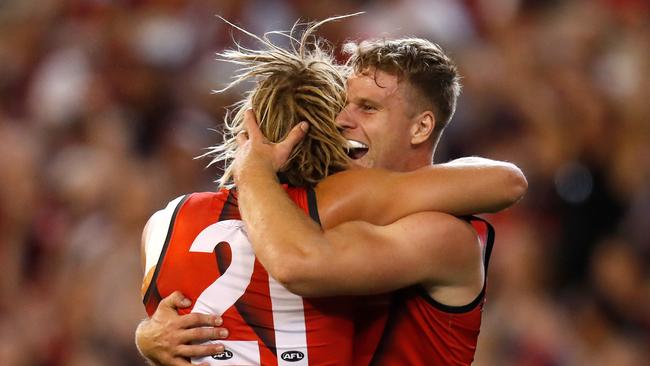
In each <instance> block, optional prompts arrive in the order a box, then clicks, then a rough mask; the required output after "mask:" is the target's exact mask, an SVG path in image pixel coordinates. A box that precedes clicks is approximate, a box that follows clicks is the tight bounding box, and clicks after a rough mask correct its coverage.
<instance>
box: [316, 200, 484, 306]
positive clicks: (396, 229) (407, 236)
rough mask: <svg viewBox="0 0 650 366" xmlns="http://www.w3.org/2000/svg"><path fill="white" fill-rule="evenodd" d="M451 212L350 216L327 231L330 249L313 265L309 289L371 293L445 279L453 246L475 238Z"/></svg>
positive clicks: (450, 262)
mask: <svg viewBox="0 0 650 366" xmlns="http://www.w3.org/2000/svg"><path fill="white" fill-rule="evenodd" d="M467 230H471V228H470V229H468V228H467V227H466V226H465V225H464V224H463V223H462V222H461V221H460V220H458V219H457V218H454V217H452V216H449V215H446V214H441V213H434V212H425V213H418V214H413V215H409V216H407V217H405V218H402V219H400V220H398V221H396V222H394V223H392V224H389V225H385V226H378V225H372V224H368V223H365V222H349V223H344V224H341V225H339V226H337V227H335V228H332V229H330V230H326V231H325V237H326V239H327V240H326V243H327V250H326V251H325V252H324V253H321V254H323V255H321V256H320V257H319V258H320V261H319V263H318V265H317V266H315V267H314V272H313V278H312V282H311V283H309V281H307V282H306V283H305V286H306V288H305V289H306V290H308V291H311V293H309V294H308V295H311V296H323V295H343V294H354V295H361V294H372V293H381V292H387V291H392V290H395V289H398V288H402V287H405V286H409V285H412V284H416V283H420V282H425V281H426V282H431V281H441V282H443V281H444V280H445V276H446V275H447V273H446V272H445V269H446V268H448V267H449V265H453V264H454V261H453V258H449V257H450V254H453V253H452V252H450V251H449V248H453V247H454V246H456V245H457V244H458V243H459V242H460V241H463V240H468V239H469V240H472V232H471V231H469V232H468V231H467Z"/></svg>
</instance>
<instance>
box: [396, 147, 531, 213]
mask: <svg viewBox="0 0 650 366" xmlns="http://www.w3.org/2000/svg"><path fill="white" fill-rule="evenodd" d="M404 180H405V182H401V183H400V184H402V185H403V186H404V187H417V188H418V189H415V190H414V189H412V188H411V189H408V188H405V189H404V191H405V194H406V195H407V198H409V200H411V202H416V203H417V202H421V203H420V204H419V210H418V211H438V212H445V213H449V214H452V215H456V216H462V215H470V214H478V213H486V212H497V211H500V210H503V209H505V208H507V207H510V206H511V205H513V204H515V203H516V202H517V201H518V200H519V199H521V197H522V196H523V195H524V193H525V192H526V189H527V182H526V179H525V177H524V175H523V174H522V172H521V170H519V168H517V167H516V166H515V165H513V164H510V163H506V162H500V161H494V160H489V159H484V158H475V157H472V158H463V159H458V160H454V161H451V162H449V163H446V164H440V165H433V166H431V167H426V168H423V169H421V170H418V171H416V172H413V173H412V174H411V175H407V176H406V177H404ZM424 187H428V189H421V188H424ZM409 213H410V212H409Z"/></svg>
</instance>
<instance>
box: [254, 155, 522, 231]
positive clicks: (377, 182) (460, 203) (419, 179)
mask: <svg viewBox="0 0 650 366" xmlns="http://www.w3.org/2000/svg"><path fill="white" fill-rule="evenodd" d="M266 178H267V182H271V181H272V180H271V179H272V177H271V176H266ZM244 184H246V182H244ZM337 187H338V188H337ZM340 187H345V189H341V188H340ZM526 188H527V182H526V178H525V177H524V175H523V174H522V172H521V170H519V168H517V167H516V166H515V165H513V164H510V163H506V162H500V161H494V160H490V159H484V158H479V157H471V158H462V159H458V160H454V161H451V162H449V163H446V164H439V165H432V166H427V167H424V168H421V169H418V170H416V171H413V172H407V173H400V172H390V171H386V170H380V169H363V170H351V171H346V172H342V173H339V174H336V175H333V176H331V177H328V178H327V179H325V180H324V181H323V182H321V184H319V185H318V187H316V192H317V195H318V202H319V209H320V210H321V214H322V215H323V216H332V217H334V218H335V220H332V221H331V222H330V223H329V224H330V225H335V224H338V223H342V222H346V221H350V220H363V221H367V222H371V223H374V224H378V225H382V224H387V223H390V222H393V221H395V220H397V219H399V218H400V217H404V216H406V215H408V214H412V213H415V212H422V211H438V212H445V213H449V214H451V215H455V216H463V215H470V214H477V213H485V212H497V211H500V210H502V209H504V208H507V207H509V206H511V205H513V204H514V203H516V202H517V201H518V200H519V199H521V197H522V196H523V195H524V193H525V191H526ZM253 194H255V193H253Z"/></svg>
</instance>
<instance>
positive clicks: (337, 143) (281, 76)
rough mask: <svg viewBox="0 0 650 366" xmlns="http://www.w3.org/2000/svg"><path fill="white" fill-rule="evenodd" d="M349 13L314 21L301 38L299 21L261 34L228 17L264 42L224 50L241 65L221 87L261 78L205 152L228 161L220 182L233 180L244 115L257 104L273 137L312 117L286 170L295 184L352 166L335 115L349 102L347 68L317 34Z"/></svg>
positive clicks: (264, 130)
mask: <svg viewBox="0 0 650 366" xmlns="http://www.w3.org/2000/svg"><path fill="white" fill-rule="evenodd" d="M344 17H346V16H343V17H335V18H329V19H326V20H323V21H321V22H319V23H314V24H310V25H308V27H307V29H306V30H305V31H304V32H302V35H301V36H300V39H298V38H296V37H295V35H296V33H297V32H296V27H297V26H299V25H300V24H299V23H296V24H295V25H294V27H293V28H292V29H291V31H289V32H269V33H266V34H265V35H264V36H262V37H258V36H255V35H254V34H251V33H249V32H247V31H246V30H244V29H241V28H240V27H237V26H235V25H233V24H230V23H229V24H230V25H231V26H233V27H235V28H237V29H238V30H240V31H242V32H244V33H245V34H247V35H249V36H250V37H253V38H254V39H255V40H257V41H258V42H259V43H260V44H261V45H262V48H261V49H259V50H252V49H247V48H244V47H242V46H239V45H237V48H236V49H233V50H228V51H225V52H223V53H221V54H219V56H220V60H222V61H226V62H231V63H234V64H237V65H240V69H239V73H238V74H237V75H236V76H235V80H234V81H233V82H232V83H230V84H229V85H228V86H227V87H226V88H224V89H222V90H220V91H224V90H227V89H229V88H231V87H233V86H234V85H237V84H239V83H241V82H243V81H246V80H251V79H253V80H256V81H257V84H256V86H255V87H254V89H253V90H251V91H250V92H248V93H247V94H246V97H245V99H243V100H242V101H240V102H239V103H237V104H236V105H235V106H234V108H233V109H232V110H231V111H229V113H227V115H226V120H225V128H224V129H225V131H224V142H223V143H222V144H219V145H216V146H213V147H212V148H210V151H209V152H208V154H206V155H211V156H213V160H212V162H211V163H210V164H212V163H215V162H219V161H222V162H224V165H225V170H224V174H223V176H222V177H221V178H220V179H219V180H218V182H219V184H220V186H230V185H232V182H233V177H232V160H233V158H234V156H235V152H236V148H237V141H236V140H237V134H238V133H239V132H241V131H242V130H243V129H244V125H243V119H244V118H243V117H244V112H245V111H246V110H247V109H248V108H253V109H254V111H255V114H256V118H257V121H258V122H259V125H260V129H261V131H262V133H263V134H264V135H265V136H266V138H268V139H269V141H271V142H278V141H281V140H283V139H284V138H285V137H286V136H287V134H288V133H289V132H290V131H291V129H292V128H293V127H294V126H295V125H296V124H298V123H300V122H301V121H306V122H308V123H309V126H310V128H309V132H308V133H307V135H306V136H305V138H304V139H303V140H302V141H301V142H300V143H299V145H298V146H297V147H296V148H295V149H294V151H293V153H292V155H291V156H290V157H289V160H288V161H287V164H286V165H285V166H284V167H283V168H282V170H281V172H282V173H283V174H284V176H285V178H286V179H287V181H288V182H289V183H290V184H293V185H296V186H306V185H314V184H316V183H317V182H318V181H320V180H321V179H323V178H324V177H326V176H327V175H329V174H332V173H335V172H337V171H341V170H343V169H344V168H345V167H346V166H347V164H348V162H349V158H348V156H347V154H346V149H345V146H346V141H345V139H344V138H343V136H342V135H341V133H340V131H339V129H338V128H337V126H336V124H335V118H336V116H337V115H338V113H339V112H340V111H341V110H342V109H343V108H344V107H345V98H346V97H345V77H346V70H347V69H346V68H344V67H343V66H340V65H336V64H335V62H334V60H333V57H332V55H331V51H330V50H329V47H328V46H327V45H326V43H325V42H324V41H322V40H320V39H318V38H317V37H315V36H314V35H313V33H314V31H315V30H316V29H317V28H318V27H319V26H320V25H322V24H323V23H326V22H329V21H333V20H336V19H340V18H344ZM224 21H225V20H224ZM272 35H280V36H284V37H287V38H289V40H290V43H291V49H284V48H282V47H279V46H277V45H276V44H274V43H273V42H272V41H271V39H270V37H271V36H272ZM220 91H219V92H220Z"/></svg>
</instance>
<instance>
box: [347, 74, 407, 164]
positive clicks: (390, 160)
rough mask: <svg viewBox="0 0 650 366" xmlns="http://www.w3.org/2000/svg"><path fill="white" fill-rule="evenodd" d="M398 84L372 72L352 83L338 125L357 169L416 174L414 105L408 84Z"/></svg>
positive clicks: (392, 77)
mask: <svg viewBox="0 0 650 366" xmlns="http://www.w3.org/2000/svg"><path fill="white" fill-rule="evenodd" d="M398 81H399V80H398V78H397V76H395V75H391V74H388V73H386V72H383V71H376V70H375V69H372V68H371V69H368V70H365V71H364V72H362V73H355V74H353V75H351V76H350V78H349V79H348V81H347V95H348V100H347V105H346V107H345V109H344V110H343V111H342V112H341V113H340V114H339V116H338V117H337V118H336V121H337V123H338V125H339V126H341V127H342V129H343V136H345V138H346V139H347V140H348V143H349V148H350V154H349V155H350V157H351V158H352V159H353V162H352V164H353V165H355V166H358V167H365V168H373V167H374V168H384V169H389V170H394V171H407V170H412V168H411V167H410V165H411V164H409V159H410V156H409V152H410V150H411V129H410V126H411V125H412V123H413V117H412V116H410V115H411V112H410V110H409V108H410V106H411V105H412V104H409V101H408V100H407V99H406V97H407V96H408V95H410V94H411V93H407V90H406V89H407V88H408V86H407V83H406V82H401V83H400V82H398ZM411 103H413V101H411Z"/></svg>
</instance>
